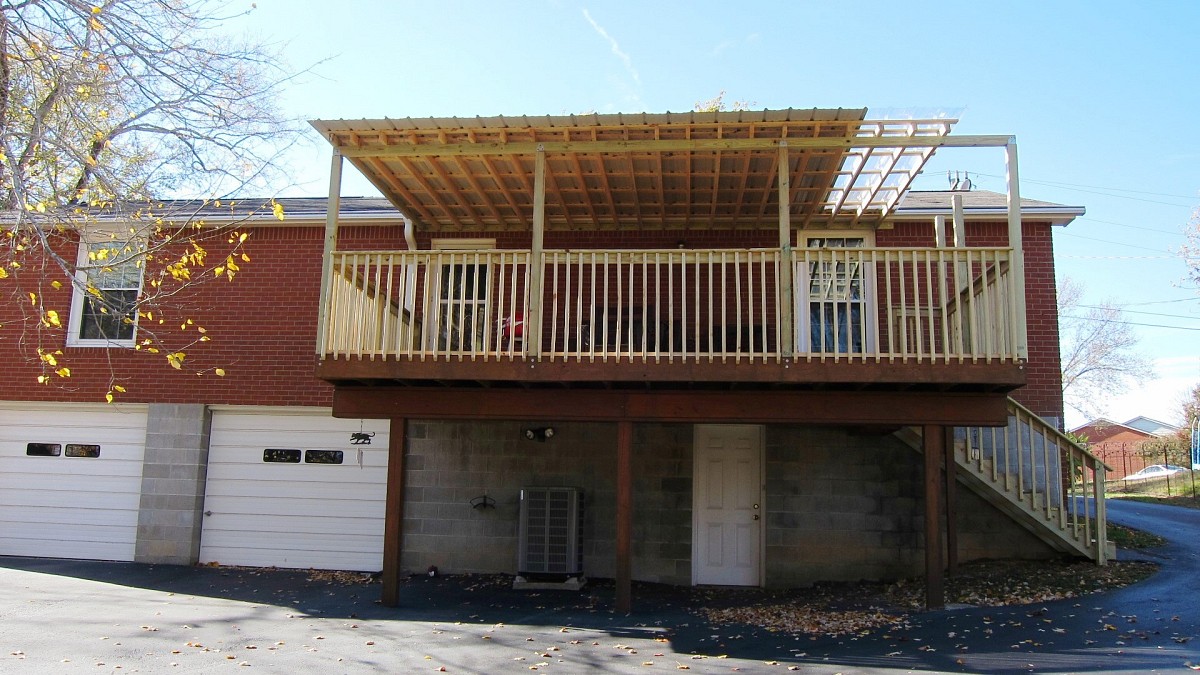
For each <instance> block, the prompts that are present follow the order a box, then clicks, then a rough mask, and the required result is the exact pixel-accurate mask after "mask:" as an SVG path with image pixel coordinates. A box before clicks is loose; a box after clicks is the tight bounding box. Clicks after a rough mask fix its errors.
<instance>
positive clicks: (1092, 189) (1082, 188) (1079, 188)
mask: <svg viewBox="0 0 1200 675" xmlns="http://www.w3.org/2000/svg"><path fill="white" fill-rule="evenodd" d="M975 175H976V176H986V177H988V178H999V179H1004V176H998V175H996V174H992V173H980V172H975ZM1021 182H1023V183H1037V184H1039V185H1049V186H1051V187H1057V188H1062V189H1064V190H1074V191H1076V192H1086V193H1088V194H1093V195H1103V196H1105V197H1115V198H1117V199H1129V200H1132V201H1135V202H1148V203H1150V204H1162V205H1164V206H1185V207H1186V206H1194V205H1195V203H1196V201H1200V195H1192V196H1184V195H1174V194H1167V193H1163V192H1146V191H1142V190H1126V189H1123V188H1110V187H1100V186H1096V185H1077V184H1074V183H1057V182H1054V181H1048V180H1035V179H1033V178H1025V177H1022V178H1021ZM1114 192H1129V193H1132V194H1143V195H1152V196H1156V197H1172V198H1178V199H1189V200H1192V201H1191V203H1190V204H1176V203H1173V202H1164V201H1160V200H1157V199H1144V198H1142V197H1130V196H1128V195H1119V194H1113V193H1114Z"/></svg>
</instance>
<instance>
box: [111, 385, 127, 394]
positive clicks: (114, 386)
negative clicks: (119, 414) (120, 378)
mask: <svg viewBox="0 0 1200 675" xmlns="http://www.w3.org/2000/svg"><path fill="white" fill-rule="evenodd" d="M113 389H115V390H117V391H119V392H121V393H122V394H124V393H125V387H122V386H121V385H119V384H114V385H113Z"/></svg>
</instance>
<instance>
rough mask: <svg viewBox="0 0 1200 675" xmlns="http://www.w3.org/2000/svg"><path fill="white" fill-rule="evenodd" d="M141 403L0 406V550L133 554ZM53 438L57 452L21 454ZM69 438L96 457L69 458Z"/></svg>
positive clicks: (110, 556)
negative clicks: (97, 448) (93, 449)
mask: <svg viewBox="0 0 1200 675" xmlns="http://www.w3.org/2000/svg"><path fill="white" fill-rule="evenodd" d="M145 440H146V406H144V405H121V406H114V405H84V404H61V403H60V404H4V405H3V407H0V555H22V556H37V557H52V558H76V559H95V560H123V561H130V560H133V554H134V545H135V543H136V540H137V523H138V505H139V502H140V501H141V488H142V460H143V457H144V455H145ZM29 443H50V444H60V445H61V446H62V450H63V453H62V454H60V455H59V456H57V457H35V456H29V455H27V454H26V448H27V446H28V444H29ZM69 443H78V444H86V445H99V446H100V456H99V457H68V456H67V454H66V446H67V444H69Z"/></svg>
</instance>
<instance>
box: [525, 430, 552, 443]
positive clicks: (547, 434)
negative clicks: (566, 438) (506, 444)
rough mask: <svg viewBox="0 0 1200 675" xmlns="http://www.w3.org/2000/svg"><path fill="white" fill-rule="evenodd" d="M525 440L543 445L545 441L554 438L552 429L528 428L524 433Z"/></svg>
mask: <svg viewBox="0 0 1200 675" xmlns="http://www.w3.org/2000/svg"><path fill="white" fill-rule="evenodd" d="M524 434H525V438H526V440H530V441H537V442H539V443H545V442H546V439H548V438H554V427H530V428H528V429H526V430H525V431H524Z"/></svg>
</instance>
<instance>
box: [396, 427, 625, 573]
mask: <svg viewBox="0 0 1200 675" xmlns="http://www.w3.org/2000/svg"><path fill="white" fill-rule="evenodd" d="M548 424H549V425H550V426H553V427H554V430H555V435H554V437H553V438H552V439H550V440H548V441H546V442H544V443H541V442H537V441H530V440H526V439H525V438H524V436H523V434H522V429H524V428H526V427H530V426H535V427H541V426H547V425H548ZM405 467H406V472H405V473H406V482H407V485H406V488H405V500H404V549H403V556H402V559H401V566H402V567H403V568H404V569H406V570H409V571H414V572H420V571H424V570H425V569H427V568H428V567H429V566H430V565H436V566H437V567H438V569H439V570H440V571H443V572H454V573H461V572H506V573H514V572H516V569H517V527H518V517H519V513H520V490H521V488H522V487H524V486H572V487H580V488H583V490H584V520H583V527H584V534H585V536H584V570H585V572H586V573H587V574H589V575H594V576H602V577H611V576H613V573H614V565H613V557H612V550H613V549H612V546H613V537H614V534H615V523H614V518H615V516H614V500H615V492H614V477H615V475H616V427H615V426H614V425H611V424H571V425H568V424H561V425H559V424H553V423H547V422H545V421H539V422H525V423H521V422H508V421H504V422H477V423H465V422H422V421H414V422H412V423H410V424H409V438H408V453H407V454H406V456H405ZM484 495H486V496H488V497H490V498H491V499H494V500H495V502H496V505H495V508H487V509H475V508H472V506H471V503H470V502H471V500H472V499H473V498H475V497H481V496H484Z"/></svg>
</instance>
